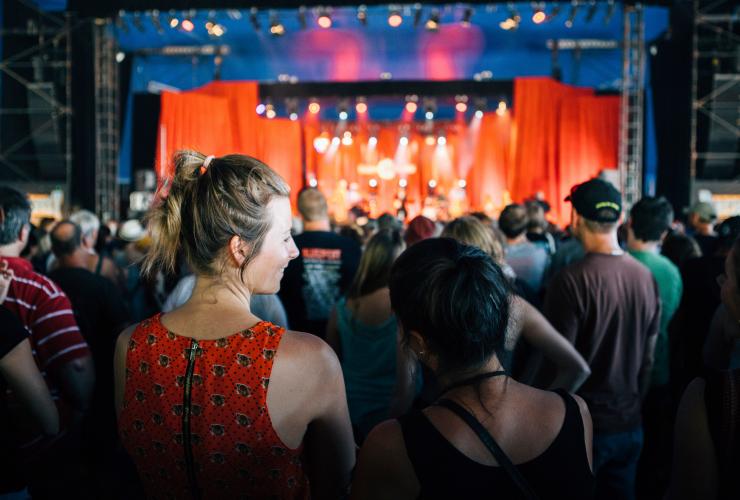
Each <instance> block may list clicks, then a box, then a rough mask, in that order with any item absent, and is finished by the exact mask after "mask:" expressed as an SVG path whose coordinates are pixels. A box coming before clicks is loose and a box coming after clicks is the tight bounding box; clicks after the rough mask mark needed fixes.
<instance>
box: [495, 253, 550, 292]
mask: <svg viewBox="0 0 740 500" xmlns="http://www.w3.org/2000/svg"><path fill="white" fill-rule="evenodd" d="M549 260H550V256H549V255H548V253H547V250H545V248H544V247H543V246H542V245H537V244H535V243H531V242H525V243H519V244H517V245H510V246H508V247H506V263H507V264H509V265H510V266H511V267H512V269H514V272H515V273H516V277H517V278H519V279H520V280H522V281H524V283H526V284H527V286H528V287H529V288H531V289H532V290H533V291H534V292H535V293H538V292H539V291H540V290H541V289H542V280H543V278H544V276H545V271H546V270H547V265H548V263H549Z"/></svg>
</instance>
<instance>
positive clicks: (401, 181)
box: [398, 179, 409, 188]
mask: <svg viewBox="0 0 740 500" xmlns="http://www.w3.org/2000/svg"><path fill="white" fill-rule="evenodd" d="M408 185H409V181H407V180H406V179H398V187H401V188H405V187H406V186H408Z"/></svg>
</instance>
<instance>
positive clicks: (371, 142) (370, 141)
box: [367, 136, 378, 147]
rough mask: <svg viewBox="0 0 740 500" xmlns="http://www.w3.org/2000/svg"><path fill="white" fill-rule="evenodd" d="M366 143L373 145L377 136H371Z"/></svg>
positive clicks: (376, 141) (376, 140)
mask: <svg viewBox="0 0 740 500" xmlns="http://www.w3.org/2000/svg"><path fill="white" fill-rule="evenodd" d="M367 145H368V146H370V147H375V146H377V145H378V138H377V137H375V136H372V137H371V138H370V139H368V140H367Z"/></svg>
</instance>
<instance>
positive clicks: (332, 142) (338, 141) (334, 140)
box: [331, 136, 342, 148]
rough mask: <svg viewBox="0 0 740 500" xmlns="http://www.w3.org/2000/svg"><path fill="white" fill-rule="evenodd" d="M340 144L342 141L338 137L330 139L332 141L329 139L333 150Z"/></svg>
mask: <svg viewBox="0 0 740 500" xmlns="http://www.w3.org/2000/svg"><path fill="white" fill-rule="evenodd" d="M341 142H342V140H341V139H340V138H339V137H336V136H335V137H332V139H331V145H332V146H334V147H335V148H336V147H337V146H339V144H341Z"/></svg>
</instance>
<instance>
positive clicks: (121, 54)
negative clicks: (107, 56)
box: [116, 51, 126, 63]
mask: <svg viewBox="0 0 740 500" xmlns="http://www.w3.org/2000/svg"><path fill="white" fill-rule="evenodd" d="M124 59H126V53H125V52H120V51H119V52H116V62H117V63H122V62H123V61H124Z"/></svg>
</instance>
